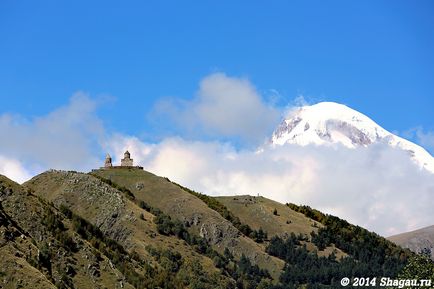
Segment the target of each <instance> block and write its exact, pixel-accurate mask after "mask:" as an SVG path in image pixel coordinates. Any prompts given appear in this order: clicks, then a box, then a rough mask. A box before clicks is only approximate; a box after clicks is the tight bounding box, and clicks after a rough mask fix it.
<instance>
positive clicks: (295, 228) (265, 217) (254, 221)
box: [216, 196, 346, 259]
mask: <svg viewBox="0 0 434 289" xmlns="http://www.w3.org/2000/svg"><path fill="white" fill-rule="evenodd" d="M216 199H217V200H218V201H220V202H221V203H222V204H224V205H225V206H226V207H227V208H228V209H229V210H230V211H231V212H232V213H234V214H235V215H236V216H237V217H239V218H240V220H241V221H242V222H243V223H245V224H247V225H249V226H251V227H252V228H253V229H256V230H259V228H262V229H263V230H265V232H267V235H268V239H271V238H272V237H273V236H280V237H287V236H289V235H290V234H291V233H294V234H296V235H299V234H301V235H303V236H305V237H306V238H310V234H311V232H312V231H314V232H317V231H318V228H321V227H323V225H322V224H321V223H319V222H317V221H314V220H312V219H309V218H307V217H306V216H305V215H303V214H301V213H298V212H295V211H293V210H291V209H290V208H289V207H288V206H286V205H284V204H281V203H279V202H276V201H273V200H270V199H267V198H264V197H254V196H236V197H216ZM274 210H276V214H274ZM306 245H307V248H308V250H310V251H314V250H318V248H317V247H316V246H315V245H314V244H313V243H312V242H306ZM333 251H335V254H336V257H337V258H338V259H339V258H340V257H342V256H346V254H345V253H344V252H342V251H341V250H339V249H337V248H335V247H334V246H329V247H327V248H326V249H325V250H319V251H318V255H319V256H328V255H330V254H331V253H332V252H333Z"/></svg>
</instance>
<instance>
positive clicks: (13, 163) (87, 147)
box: [0, 93, 104, 182]
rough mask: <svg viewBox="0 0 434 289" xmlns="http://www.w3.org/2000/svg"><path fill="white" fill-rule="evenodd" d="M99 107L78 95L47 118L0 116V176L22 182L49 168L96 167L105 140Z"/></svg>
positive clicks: (82, 168) (81, 168) (77, 168)
mask: <svg viewBox="0 0 434 289" xmlns="http://www.w3.org/2000/svg"><path fill="white" fill-rule="evenodd" d="M96 108H97V104H96V102H95V101H94V100H92V99H90V98H89V96H87V95H86V94H84V93H76V94H75V95H73V96H72V97H71V99H70V102H69V103H68V104H67V105H66V106H63V107H60V108H58V109H56V110H54V111H52V112H50V113H49V114H47V115H45V116H40V117H36V118H33V119H27V118H24V117H22V116H19V115H11V114H2V115H0V135H1V136H2V138H1V141H0V174H5V175H6V176H9V177H10V178H12V179H14V180H16V181H18V182H23V181H24V180H27V179H28V178H29V177H30V176H31V175H33V174H35V173H39V172H41V171H43V170H46V169H49V168H62V169H75V170H88V169H90V168H92V167H95V166H96V165H97V164H99V159H98V155H99V154H100V150H101V149H100V145H99V143H100V142H101V141H102V139H103V137H104V128H103V125H102V122H101V120H100V119H99V118H98V117H97V116H96V115H95V110H96ZM24 167H25V168H26V169H24Z"/></svg>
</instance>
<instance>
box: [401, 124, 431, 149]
mask: <svg viewBox="0 0 434 289" xmlns="http://www.w3.org/2000/svg"><path fill="white" fill-rule="evenodd" d="M402 135H403V136H404V137H406V138H410V139H415V141H416V142H417V143H418V144H420V145H421V146H422V147H424V148H425V149H426V150H427V151H429V152H433V151H434V132H432V131H426V130H424V129H423V128H422V127H420V126H419V127H415V128H412V129H409V130H407V131H405V132H403V133H402Z"/></svg>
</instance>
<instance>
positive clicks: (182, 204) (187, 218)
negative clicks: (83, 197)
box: [93, 169, 283, 280]
mask: <svg viewBox="0 0 434 289" xmlns="http://www.w3.org/2000/svg"><path fill="white" fill-rule="evenodd" d="M93 174H96V175H98V176H100V177H103V178H105V179H109V180H111V181H112V182H114V183H116V184H119V185H121V186H124V187H126V188H128V189H129V190H131V192H133V193H134V195H135V196H136V197H137V199H139V200H143V201H144V202H146V203H148V204H149V205H151V206H153V207H156V208H158V209H160V210H162V211H163V212H164V213H166V214H168V215H169V216H171V217H172V218H173V219H177V220H180V221H181V222H183V223H184V224H187V225H188V230H189V231H190V232H191V233H192V234H197V235H200V236H201V237H203V238H205V239H206V240H207V242H208V243H209V244H211V245H212V247H213V248H214V249H215V250H217V251H218V252H220V253H223V251H224V249H225V248H227V249H229V251H230V252H231V253H232V254H233V255H234V256H235V258H237V259H239V258H240V257H241V256H242V255H245V256H247V257H248V258H249V259H250V260H251V262H252V263H253V264H257V265H259V267H261V268H263V269H267V270H268V271H269V272H270V274H271V276H273V278H274V279H275V280H277V279H278V277H279V275H280V273H281V269H282V268H283V262H282V261H281V260H279V259H277V258H275V257H271V256H269V255H268V254H266V253H265V248H264V245H262V244H257V243H255V242H254V241H253V240H252V239H250V238H248V237H246V236H244V235H242V234H241V233H240V231H239V230H238V229H236V228H235V227H234V226H233V225H232V224H231V223H230V222H229V221H227V220H226V219H224V218H223V217H222V216H221V215H220V214H219V213H217V212H216V211H214V210H212V209H210V208H209V207H208V206H207V205H206V204H205V203H204V202H203V201H201V200H200V199H198V198H197V197H195V196H193V195H191V194H189V193H188V192H186V191H185V190H183V189H181V188H180V187H178V186H176V185H175V184H173V183H171V182H170V181H168V180H167V179H165V178H162V177H157V176H155V175H154V174H151V173H149V172H146V171H142V170H125V169H109V170H98V171H95V172H93Z"/></svg>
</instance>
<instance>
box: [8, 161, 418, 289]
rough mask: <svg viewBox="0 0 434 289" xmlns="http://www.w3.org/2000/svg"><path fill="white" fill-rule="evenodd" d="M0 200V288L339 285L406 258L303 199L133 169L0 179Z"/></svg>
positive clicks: (395, 270) (393, 271)
mask: <svg viewBox="0 0 434 289" xmlns="http://www.w3.org/2000/svg"><path fill="white" fill-rule="evenodd" d="M0 201H1V206H0V253H1V254H2V257H3V258H1V260H0V265H1V267H0V268H1V269H0V288H234V289H235V288H240V289H254V288H272V289H288V288H341V285H340V284H339V280H340V279H341V278H342V277H344V276H348V277H351V276H353V277H354V276H364V277H374V276H390V277H397V276H398V274H400V272H403V271H402V270H403V268H404V266H405V265H406V264H408V262H407V260H408V258H409V257H410V256H412V253H410V252H409V251H408V250H403V249H402V248H400V247H399V246H396V245H394V244H393V243H391V242H389V241H387V240H386V239H385V238H382V237H381V236H378V235H377V234H374V233H372V232H369V231H367V230H365V229H363V228H361V227H358V226H354V225H352V224H349V223H348V222H346V221H344V220H341V219H339V218H337V217H334V216H330V215H325V214H322V213H321V212H319V211H317V210H315V209H311V208H309V207H307V206H297V205H294V204H286V205H284V204H280V203H278V202H275V201H272V200H269V199H266V198H263V197H253V196H235V197H218V198H215V197H210V196H207V195H204V194H201V193H198V192H195V191H192V190H190V189H188V188H185V187H183V186H182V185H179V184H175V183H172V182H170V181H169V180H168V179H167V178H161V177H158V176H155V175H153V174H151V173H149V172H146V171H143V170H138V169H110V170H98V171H93V172H92V173H90V174H84V173H78V172H65V171H54V170H51V171H48V172H45V173H43V174H40V175H38V176H36V177H34V178H32V179H31V180H30V181H28V182H26V183H25V184H23V185H22V186H20V185H18V184H16V183H14V182H11V181H10V180H8V179H7V178H4V177H2V176H0ZM410 265H411V264H410ZM418 266H419V265H418ZM413 267H414V266H413ZM408 268H409V267H406V269H405V270H407V271H409V270H410V271H411V270H413V269H411V268H412V267H410V269H408ZM1 282H3V283H1Z"/></svg>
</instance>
